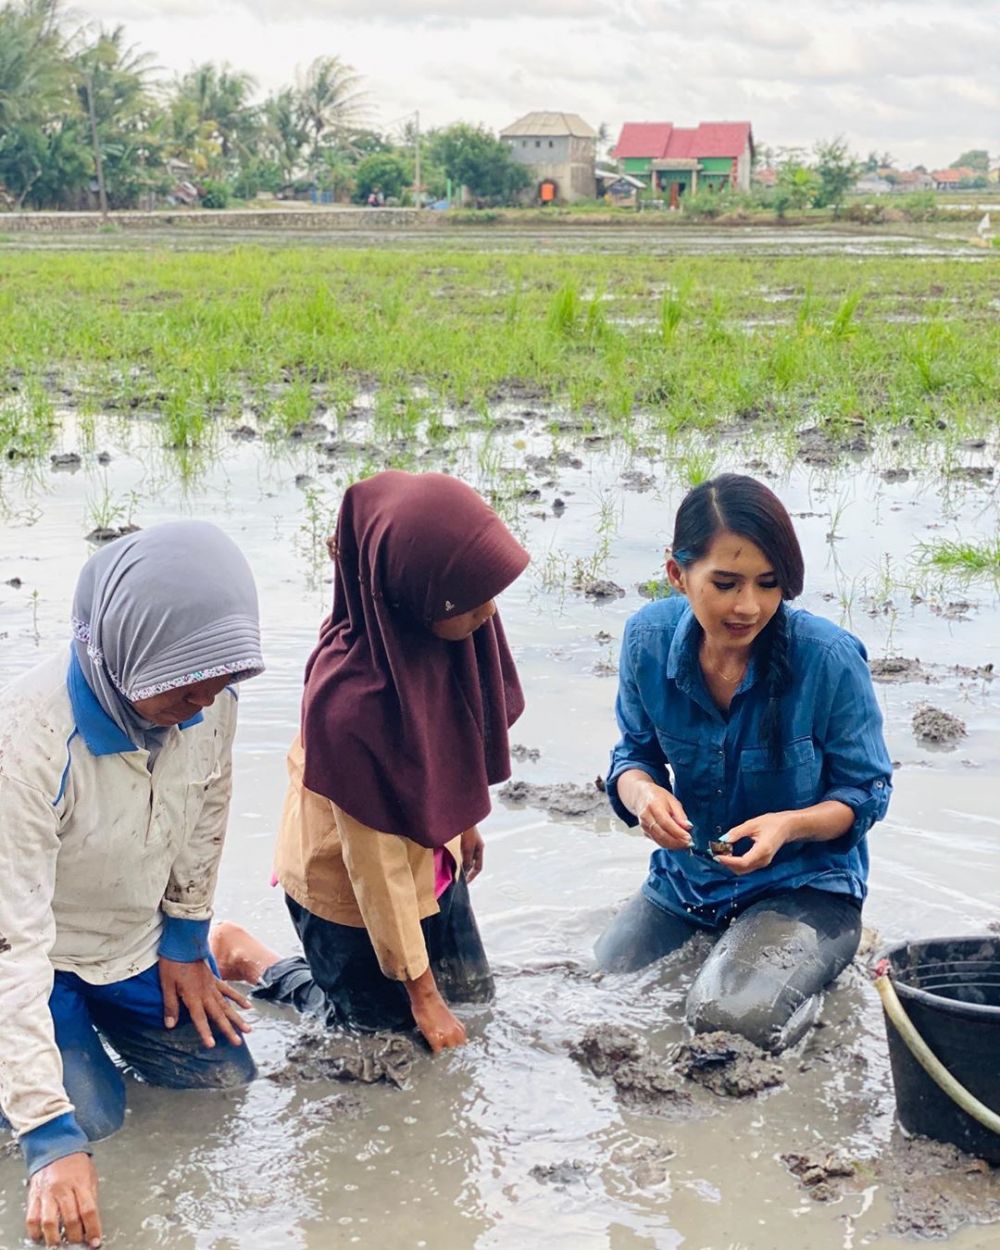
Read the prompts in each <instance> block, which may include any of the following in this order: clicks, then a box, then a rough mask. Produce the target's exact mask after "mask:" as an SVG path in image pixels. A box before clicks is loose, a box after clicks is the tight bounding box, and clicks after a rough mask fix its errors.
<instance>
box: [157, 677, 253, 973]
mask: <svg viewBox="0 0 1000 1250" xmlns="http://www.w3.org/2000/svg"><path fill="white" fill-rule="evenodd" d="M219 697H220V698H224V699H227V700H231V701H232V702H231V704H230V705H227V707H226V714H225V715H224V716H220V718H219V742H218V749H217V752H216V756H215V764H214V767H213V768H212V770H211V773H210V774H209V775H208V776H207V777H204V778H192V779H191V781H190V782H189V785H188V789H189V791H191V792H192V793H190V794H189V796H188V802H189V803H198V804H200V806H199V807H198V810H197V814H196V815H194V816H193V817H192V819H191V827H190V829H189V831H188V836H187V838H186V840H185V842H184V845H183V847H182V848H181V850H180V852H179V854H178V855H177V858H176V859H175V860H174V862H173V864H172V865H171V869H170V879H169V881H168V882H167V888H166V891H165V892H164V896H163V904H162V906H163V914H164V918H165V919H164V927H163V936H162V938H161V940H160V954H161V955H164V956H166V958H168V959H177V960H180V961H181V962H187V963H194V962H196V961H197V960H199V959H205V958H207V957H208V953H209V948H208V927H209V922H210V920H211V917H212V900H213V899H214V897H215V883H216V880H217V878H218V875H219V860H220V859H221V857H222V846H223V843H224V841H225V837H226V825H227V823H228V820H229V801H230V799H231V798H232V793H233V735H234V734H235V732H236V700H235V698H234V697H233V695H232V694H230V693H229V692H228V691H224V692H223V693H222V694H221V695H220V696H219ZM199 786H200V787H201V792H200V793H195V792H196V791H197V790H198V787H199Z"/></svg>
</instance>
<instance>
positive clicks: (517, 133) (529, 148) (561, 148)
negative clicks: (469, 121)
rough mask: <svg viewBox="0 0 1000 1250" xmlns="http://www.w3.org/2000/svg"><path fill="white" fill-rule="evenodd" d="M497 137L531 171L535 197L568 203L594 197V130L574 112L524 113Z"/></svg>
mask: <svg viewBox="0 0 1000 1250" xmlns="http://www.w3.org/2000/svg"><path fill="white" fill-rule="evenodd" d="M500 138H501V139H502V140H503V141H504V143H506V144H507V146H508V147H509V148H510V154H511V157H512V158H513V159H514V160H515V161H517V163H518V164H519V165H526V166H528V168H529V169H530V170H531V174H532V177H533V178H534V179H535V188H534V198H535V199H538V200H542V201H543V202H545V201H547V200H549V199H552V198H555V199H558V200H563V201H565V202H567V203H569V202H572V201H573V200H592V199H594V197H595V196H596V194H597V182H596V178H595V174H594V169H595V166H596V164H597V131H596V130H594V128H593V127H592V126H588V125H587V123H586V122H585V121H584V120H583V118H582V117H578V116H577V114H576V113H525V115H524V116H523V117H522V118H519V120H518V121H516V122H514V123H513V125H511V126H508V127H507V128H506V129H504V130H501V131H500Z"/></svg>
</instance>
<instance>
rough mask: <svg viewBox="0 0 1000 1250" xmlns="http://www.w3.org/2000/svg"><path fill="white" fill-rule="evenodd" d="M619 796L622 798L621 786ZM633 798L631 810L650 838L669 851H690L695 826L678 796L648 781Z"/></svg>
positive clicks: (636, 791) (638, 788)
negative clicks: (633, 803)
mask: <svg viewBox="0 0 1000 1250" xmlns="http://www.w3.org/2000/svg"><path fill="white" fill-rule="evenodd" d="M618 793H619V794H621V783H620V782H619V789H618ZM634 798H635V804H636V805H635V807H633V808H632V810H633V811H634V812H635V814H636V816H637V817H638V818H639V827H640V829H641V830H642V831H643V833H644V834H645V835H646V837H647V838H649V839H651V840H652V841H653V842H655V843H656V845H657V846H662V847H663V848H664V849H665V850H667V851H686V850H688V848H689V847H690V846H691V829H692V825H691V822H690V821H689V820H688V818H687V813H686V812H685V811H684V807H683V805H682V804H681V802H680V800H679V799H678V798H677V796H676V795H674V794H671V793H670V791H669V790H664V788H663V787H662V786H658V785H656V784H655V783H654V782H652V781H647V782H645V783H643V784H641V785H639V786H637V787H636V790H635V792H634ZM630 806H631V805H630Z"/></svg>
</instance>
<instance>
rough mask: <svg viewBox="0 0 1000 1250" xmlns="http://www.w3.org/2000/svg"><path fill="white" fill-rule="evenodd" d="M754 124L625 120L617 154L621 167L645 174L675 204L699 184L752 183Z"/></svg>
mask: <svg viewBox="0 0 1000 1250" xmlns="http://www.w3.org/2000/svg"><path fill="white" fill-rule="evenodd" d="M753 152H754V147H753V130H752V128H751V126H750V123H749V122H701V123H700V124H699V125H698V126H696V127H694V128H693V129H681V128H680V127H679V126H675V125H673V123H672V122H626V123H625V125H624V126H622V130H621V134H620V135H619V136H618V143H617V144H616V145H615V148H614V151H613V152H612V156H613V157H614V158H615V159H616V160H617V161H618V167H619V169H620V170H621V171H622V172H623V173H626V174H632V175H633V176H634V177H637V178H641V179H642V180H643V181H644V182H645V183H646V185H647V186H648V187H649V188H650V190H651V191H654V192H657V193H660V194H663V195H666V196H668V197H669V200H670V204H671V206H673V207H676V205H677V203H678V201H679V200H680V198H681V196H683V195H693V194H694V193H695V192H696V191H698V190H699V189H701V190H706V189H711V190H714V191H720V190H723V189H724V188H726V187H732V188H739V189H740V190H743V191H748V190H749V189H750V167H751V165H752V163H753Z"/></svg>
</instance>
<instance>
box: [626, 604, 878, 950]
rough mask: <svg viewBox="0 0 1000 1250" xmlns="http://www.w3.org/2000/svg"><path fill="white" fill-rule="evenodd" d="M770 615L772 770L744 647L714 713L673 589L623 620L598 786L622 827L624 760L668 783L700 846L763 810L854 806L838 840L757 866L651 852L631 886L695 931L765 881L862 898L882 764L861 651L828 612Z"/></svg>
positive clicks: (789, 847) (685, 610)
mask: <svg viewBox="0 0 1000 1250" xmlns="http://www.w3.org/2000/svg"><path fill="white" fill-rule="evenodd" d="M784 611H785V612H786V613H787V629H788V658H789V663H790V665H791V669H792V674H793V677H792V682H791V687H790V689H789V690H788V692H787V693H786V694H784V695H783V696H782V698H781V700H780V716H781V724H782V726H783V735H784V748H783V751H782V759H781V764H780V766H779V767H778V768H774V767H773V766H772V764H771V760H770V754H769V751H768V746H767V743H766V742H765V740H764V737H763V734H762V732H761V719H762V717H763V714H764V710H765V708H766V706H767V702H768V696H767V688H766V683H765V680H764V677H765V674H763V673H761V672H760V671H759V670H758V666H757V662H756V659H755V658H754V657H751V660H750V664H749V666H748V668H747V671H746V674H745V676H744V678H743V681H742V682H741V683H740V685H739V686H738V687H737V690H736V693H735V694H734V695H733V699H732V703H731V704H730V707H729V710H728V713H725V712H722V711H721V710H720V709H719V707H718V706H717V705H716V703H715V701H714V700H713V699H712V696H711V694H710V693H709V691H708V687H707V685H706V684H705V680H704V677H703V675H702V672H701V665H700V663H699V660H698V646H699V642H700V638H701V627H700V626H699V625H698V622H697V620H696V619H695V616H694V613H693V612H692V611H691V609H690V607H689V606H688V602H687V600H686V599H682V598H679V597H678V598H670V599H665V600H661V601H660V602H657V603H651V604H649V605H647V606H646V607H644V608H642V609H640V611H638V612H637V613H636V614H635V615H634V616H633V617H632V618H631V619H630V620H629V621H628V623H627V625H626V626H625V635H624V638H623V640H622V650H621V661H620V665H619V686H618V700H617V704H616V714H617V717H618V726H619V729H620V730H621V738H620V740H619V742H618V744H617V745H616V747H615V748H614V750H613V752H612V754H611V767H610V770H609V773H608V780H607V790H608V797H609V799H610V800H611V805H612V807H613V808H614V809H615V812H616V813H617V814H618V815H619V816H620V817H621V818H622V820H624V821H625V823H626V824H628V825H632V826H634V825H636V824H637V823H638V821H637V819H636V817H635V816H634V815H633V814H632V813H631V812H630V811H628V809H627V808H626V807H625V806H624V804H623V803H622V802H621V800H620V799H619V797H618V785H617V782H618V778H619V777H620V776H621V774H622V773H624V772H626V771H627V770H628V769H631V768H635V769H639V770H640V771H642V772H644V773H646V774H647V775H648V776H650V777H652V779H653V780H654V781H655V782H656V783H657V784H658V785H661V786H664V787H665V788H667V789H672V790H673V792H674V793H675V794H676V795H677V797H678V799H680V801H681V803H683V805H684V810H685V811H686V812H687V815H688V819H689V820H691V821H692V822H693V824H694V829H693V830H692V833H691V836H692V839H693V840H694V843H695V845H696V846H699V847H701V848H705V847H706V846H707V844H708V842H709V841H710V840H713V839H716V838H721V837H722V835H723V834H724V833H726V832H727V831H728V830H729V829H732V828H733V827H734V826H735V825H739V824H742V823H743V822H744V821H745V820H749V819H750V818H751V817H753V816H760V815H762V814H763V813H765V812H779V811H788V810H792V809H799V808H804V807H811V806H812V805H814V804H816V803H820V802H823V801H824V800H827V799H835V800H837V801H838V802H841V803H844V804H846V805H847V806H848V807H849V808H851V810H852V811H853V812H854V824H853V826H852V827H851V829H850V830H848V832H847V833H845V834H844V835H843V836H842V837H840V838H836V839H835V840H833V841H831V842H790V843H787V844H786V845H785V846H783V847H782V848H781V849H780V850H779V851H778V853H777V855H776V856H775V857H774V860H773V861H772V863H770V864H769V865H768V866H767V867H766V868H761V869H759V870H758V871H756V872H753V873H749V874H748V875H747V876H744V877H737V876H735V875H734V874H733V873H732V872H730V870H729V869H728V868H725V867H723V866H722V865H721V864H716V863H714V862H712V861H711V860H706V859H702V858H700V857H696V856H694V855H687V854H683V853H678V852H675V851H667V850H657V851H654V852H653V855H652V858H651V861H650V871H649V876H648V878H647V880H646V883H645V885H644V886H643V893H644V894H645V896H646V897H647V898H648V899H649V901H650V902H652V903H654V904H655V905H656V906H658V907H660V908H662V909H664V910H665V911H668V912H672V913H673V914H675V915H679V916H681V917H682V918H686V919H688V920H693V921H695V922H700V923H702V924H703V925H705V926H706V927H708V928H711V927H714V926H716V925H719V924H722V923H725V921H726V919H727V917H728V918H731V917H732V916H733V915H735V914H736V913H737V912H738V911H740V910H742V909H743V908H745V907H746V906H748V905H749V904H750V903H752V902H753V901H754V900H755V899H757V898H761V897H764V896H766V895H768V894H772V893H774V892H775V891H777V890H790V889H797V888H799V887H800V886H810V887H812V888H813V889H816V890H824V891H827V892H829V893H832V894H846V895H848V896H849V897H851V898H854V899H856V900H857V901H858V902H861V901H863V900H864V897H865V893H866V888H867V887H866V882H867V878H868V847H867V842H866V838H865V835H866V834H867V832H868V830H869V829H870V828H871V826H872V825H873V824H874V823H875V822H876V821H878V820H881V819H882V817H883V816H885V813H886V810H887V809H888V806H889V795H890V792H891V789H892V763H891V761H890V759H889V754H888V751H887V750H886V747H885V742H884V740H883V737H882V714H881V711H880V710H879V706H878V702H877V700H876V697H875V690H874V687H873V686H872V680H871V674H870V673H869V671H868V665H867V663H866V654H865V649H864V647H863V646H862V644H861V643H860V642H859V641H858V639H857V638H855V637H854V636H853V635H852V634H849V633H847V631H846V630H843V629H840V628H839V627H838V626H836V625H834V624H833V623H832V622H831V621H827V620H824V619H823V618H822V617H818V616H813V615H812V614H811V613H809V612H805V611H802V610H797V609H789V608H787V607H786V608H785V609H784ZM747 846H749V843H748V844H747ZM743 849H747V848H743Z"/></svg>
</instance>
